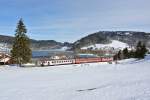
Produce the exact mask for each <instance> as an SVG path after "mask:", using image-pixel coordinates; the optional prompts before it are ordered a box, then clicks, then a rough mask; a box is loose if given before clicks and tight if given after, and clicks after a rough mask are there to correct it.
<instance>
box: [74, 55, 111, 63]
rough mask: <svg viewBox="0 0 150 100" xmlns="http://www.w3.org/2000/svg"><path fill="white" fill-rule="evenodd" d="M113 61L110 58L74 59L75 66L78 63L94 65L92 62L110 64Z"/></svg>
mask: <svg viewBox="0 0 150 100" xmlns="http://www.w3.org/2000/svg"><path fill="white" fill-rule="evenodd" d="M111 61H113V58H112V57H97V58H76V59H75V64H80V63H92V62H93V63H94V62H111Z"/></svg>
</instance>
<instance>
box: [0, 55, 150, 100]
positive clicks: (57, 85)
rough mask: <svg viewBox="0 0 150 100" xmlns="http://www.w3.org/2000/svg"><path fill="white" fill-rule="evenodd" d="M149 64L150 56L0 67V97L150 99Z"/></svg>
mask: <svg viewBox="0 0 150 100" xmlns="http://www.w3.org/2000/svg"><path fill="white" fill-rule="evenodd" d="M131 62H133V63H131ZM149 66H150V57H146V59H145V60H140V61H135V60H134V59H130V60H124V61H121V62H120V64H117V65H115V64H101V63H93V64H84V65H63V66H53V67H39V68H38V67H36V68H17V67H15V66H6V67H0V100H150V85H149V84H150V67H149Z"/></svg>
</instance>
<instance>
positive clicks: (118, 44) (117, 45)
mask: <svg viewBox="0 0 150 100" xmlns="http://www.w3.org/2000/svg"><path fill="white" fill-rule="evenodd" d="M126 47H129V45H128V44H126V43H123V42H120V41H118V40H112V42H111V43H109V44H95V45H90V46H87V47H82V48H81V49H88V48H93V49H96V48H97V49H106V48H115V49H124V48H126Z"/></svg>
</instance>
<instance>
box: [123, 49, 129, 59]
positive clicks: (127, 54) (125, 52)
mask: <svg viewBox="0 0 150 100" xmlns="http://www.w3.org/2000/svg"><path fill="white" fill-rule="evenodd" d="M128 57H129V52H128V48H125V49H123V58H124V59H126V58H128Z"/></svg>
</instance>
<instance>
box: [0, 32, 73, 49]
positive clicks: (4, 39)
mask: <svg viewBox="0 0 150 100" xmlns="http://www.w3.org/2000/svg"><path fill="white" fill-rule="evenodd" d="M13 41H14V37H12V36H5V35H0V43H7V44H8V47H9V48H11V46H12V43H13ZM70 45H71V44H70V43H68V42H65V43H61V42H57V41H55V40H34V39H31V48H32V49H34V50H45V49H60V48H62V47H64V46H70Z"/></svg>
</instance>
